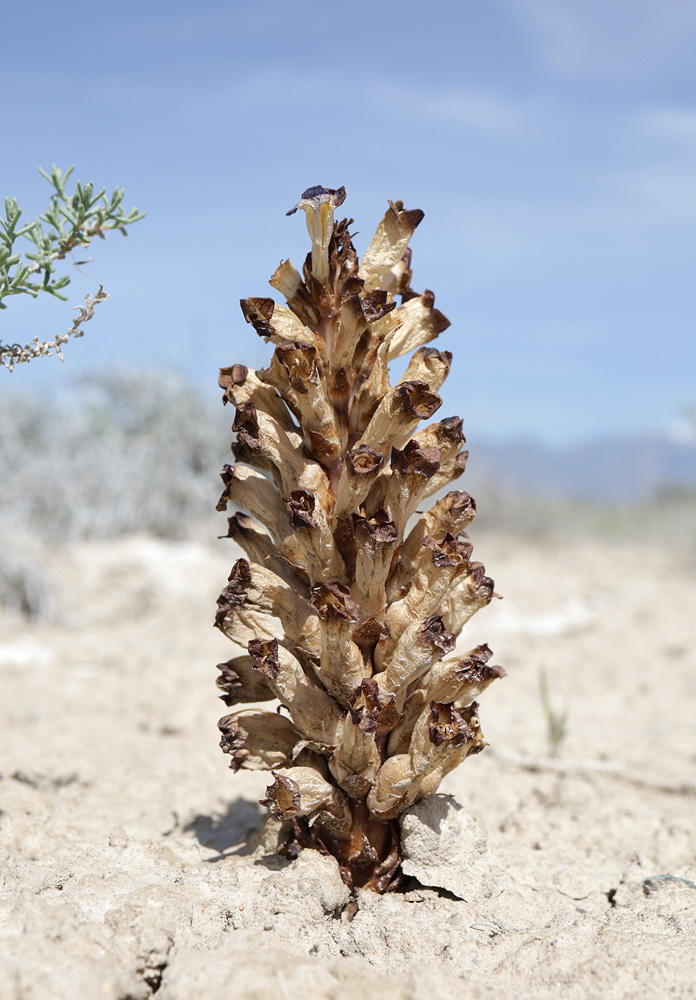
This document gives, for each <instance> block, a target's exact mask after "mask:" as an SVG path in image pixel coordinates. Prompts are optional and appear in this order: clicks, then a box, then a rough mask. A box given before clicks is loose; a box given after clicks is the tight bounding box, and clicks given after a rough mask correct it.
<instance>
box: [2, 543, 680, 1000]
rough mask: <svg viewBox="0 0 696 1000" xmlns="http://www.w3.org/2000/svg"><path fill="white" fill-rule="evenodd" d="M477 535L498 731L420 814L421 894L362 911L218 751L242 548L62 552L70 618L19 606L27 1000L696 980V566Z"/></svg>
mask: <svg viewBox="0 0 696 1000" xmlns="http://www.w3.org/2000/svg"><path fill="white" fill-rule="evenodd" d="M471 534H472V540H473V541H474V542H475V543H476V556H477V558H480V559H482V560H483V561H484V562H485V564H486V567H487V569H488V571H489V572H490V574H491V575H492V576H493V577H494V578H495V580H496V584H497V589H498V590H499V592H500V593H501V594H503V595H504V599H503V600H502V601H496V602H494V604H493V605H492V606H491V607H490V608H488V609H486V610H485V611H483V612H482V613H480V614H479V615H477V616H476V618H475V619H473V620H472V622H471V623H470V624H469V625H468V626H467V628H466V630H465V634H464V635H463V637H462V641H461V644H460V647H459V648H461V649H468V648H471V647H472V646H474V645H476V644H477V643H479V642H483V641H487V642H488V643H489V644H490V645H491V647H492V648H493V650H494V651H495V658H494V660H493V661H492V662H495V663H500V664H502V665H503V666H504V667H505V668H506V670H507V671H508V676H507V677H506V678H505V679H504V680H502V681H499V682H496V684H494V685H493V686H492V687H491V688H489V690H488V691H487V692H486V693H485V694H484V695H483V696H482V698H481V710H480V718H481V723H482V726H483V731H484V734H485V736H486V738H487V740H488V742H489V744H490V746H489V748H487V749H486V750H485V752H484V753H482V754H480V755H479V756H477V757H475V758H474V759H472V760H470V761H466V762H465V763H464V765H463V766H462V767H461V768H460V769H459V770H458V771H456V772H455V773H454V774H453V775H451V776H450V777H449V778H448V779H447V780H446V784H445V785H444V786H443V789H442V791H443V792H444V793H446V795H447V796H452V798H447V797H441V798H436V799H435V800H433V801H430V802H426V803H425V804H424V806H422V807H417V808H416V809H415V810H414V812H413V814H412V815H410V816H409V817H408V818H407V820H406V821H405V822H406V833H407V837H406V842H407V848H408V853H409V860H408V861H407V862H406V870H407V871H408V872H409V877H408V878H407V879H406V882H405V884H404V886H403V890H402V891H399V892H396V893H390V894H387V895H385V896H382V897H378V896H376V895H374V894H369V893H363V894H362V895H360V896H359V898H358V899H357V901H356V902H355V903H352V902H351V900H350V899H349V896H348V893H347V891H346V889H345V887H344V886H343V884H342V883H341V880H340V878H339V876H338V871H337V867H336V864H335V862H334V861H333V860H332V859H331V858H325V857H322V856H321V855H319V854H317V853H315V852H304V853H303V854H302V855H301V856H300V858H299V859H298V860H297V861H295V862H292V863H290V862H288V861H286V860H284V859H283V858H281V857H279V856H277V855H275V854H274V853H273V852H272V849H271V839H270V837H269V835H267V834H262V833H260V832H259V826H260V820H261V815H262V812H261V809H260V807H259V805H258V800H259V798H261V797H262V796H263V793H264V788H265V785H266V784H267V780H266V776H265V775H264V774H262V773H258V772H254V773H251V772H240V773H239V774H237V775H234V774H233V773H232V772H231V771H230V770H229V769H228V767H227V759H226V758H225V757H224V756H223V755H222V754H221V752H220V750H219V748H218V733H217V729H216V725H215V724H216V721H217V719H218V717H219V716H220V715H222V714H224V712H225V708H224V706H223V704H222V702H220V701H219V700H218V699H217V694H218V692H217V690H216V688H215V677H216V670H215V664H216V663H217V662H219V661H221V660H224V659H227V658H228V657H229V656H230V655H232V653H233V652H234V651H233V649H232V648H231V647H230V644H229V643H228V642H227V640H225V638H224V637H223V636H222V635H221V634H219V633H218V632H216V631H215V630H214V629H213V627H212V618H213V611H214V606H215V598H216V596H217V594H218V592H219V590H220V589H221V587H222V586H223V584H224V582H225V580H226V577H227V573H228V571H229V569H230V567H231V565H232V562H233V561H234V558H235V557H236V553H235V552H234V550H233V548H232V546H231V543H230V542H229V541H216V540H214V538H212V533H208V534H207V535H204V534H201V536H200V538H199V539H198V540H192V541H187V542H180V543H173V542H163V541H160V540H156V539H153V538H150V537H147V536H130V537H124V538H120V539H118V540H112V541H101V542H81V543H78V544H75V545H73V546H71V547H70V548H69V549H62V548H58V547H56V548H52V549H49V548H47V549H43V550H41V551H40V552H36V553H35V554H34V555H35V558H37V559H39V560H40V562H41V565H42V566H43V568H44V572H45V575H46V579H47V580H49V581H50V582H51V585H52V593H53V604H52V607H51V610H50V614H49V616H48V617H47V618H46V619H44V620H40V621H37V620H34V621H32V620H28V619H26V618H23V617H21V616H20V615H19V614H15V613H10V612H5V613H3V617H2V618H1V619H0V685H1V691H2V694H1V697H0V743H1V747H2V752H1V757H0V871H1V874H2V881H1V888H0V997H1V998H2V1000H67V998H70V1000H77V998H79V1000H93V998H94V1000H97V998H99V1000H147V998H149V997H150V996H151V995H154V994H155V993H158V994H159V998H161V1000H191V998H194V997H195V998H206V1000H222V998H223V997H224V998H228V997H235V998H237V1000H242V998H244V1000H246V998H249V1000H251V998H267V997H278V998H281V1000H295V998H300V1000H302V998H305V997H306V998H312V1000H324V998H326V1000H328V998H339V997H341V998H343V997H346V996H350V997H351V1000H359V998H362V997H368V996H370V997H373V996H377V995H379V996H381V997H384V998H385V1000H391V998H395V1000H396V998H398V1000H406V998H421V997H423V998H425V997H427V998H429V1000H440V998H443V1000H444V998H445V997H447V998H448V1000H450V998H451V997H452V996H457V995H460V996H466V997H467V998H471V1000H476V998H479V997H480V998H500V1000H507V998H514V1000H524V998H542V1000H543V998H547V997H548V998H550V997H559V996H563V997H567V998H581V997H582V998H585V997H603V998H606V1000H613V998H623V997H631V998H643V997H645V998H651V1000H654V998H656V997H675V998H676V997H679V998H682V997H689V996H696V985H695V981H696V976H695V975H694V968H695V967H696V766H695V765H696V709H695V706H696V598H695V597H694V576H695V575H696V558H695V554H694V552H693V550H684V549H680V548H679V547H672V548H668V547H661V546H655V545H654V544H653V543H652V542H651V539H650V538H649V537H646V538H645V539H644V541H642V542H640V543H636V544H611V543H601V544H600V543H599V542H597V541H588V540H582V539H580V540H577V541H566V542H555V543H553V544H551V543H549V542H543V541H532V540H521V539H519V538H518V539H514V538H506V537H503V536H496V535H494V534H484V535H481V534H480V533H477V532H476V531H475V530H472V532H471ZM542 669H543V670H544V671H545V674H546V677H547V681H548V687H549V696H550V701H551V705H552V708H553V710H554V712H555V713H557V714H559V715H560V714H563V713H564V712H565V713H567V724H566V734H565V737H564V738H563V739H562V740H561V742H560V744H559V746H558V747H557V754H556V756H553V757H552V756H550V745H549V740H548V738H547V718H546V714H545V711H544V708H543V705H542V699H541V697H540V691H539V672H540V670H542Z"/></svg>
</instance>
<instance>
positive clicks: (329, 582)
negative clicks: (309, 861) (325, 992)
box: [215, 186, 505, 892]
mask: <svg viewBox="0 0 696 1000" xmlns="http://www.w3.org/2000/svg"><path fill="white" fill-rule="evenodd" d="M344 199H345V189H344V188H338V189H337V190H333V189H330V188H323V187H321V186H316V187H312V188H309V189H308V190H307V191H305V192H304V194H303V195H302V197H301V198H300V200H299V202H298V204H297V205H296V206H295V208H293V209H291V210H290V212H288V213H287V214H288V215H292V214H293V213H294V212H296V211H297V209H302V210H303V211H304V212H305V214H306V221H307V229H308V231H309V235H310V238H311V252H310V254H309V255H308V257H307V260H306V262H305V264H304V268H303V271H302V273H300V271H298V270H296V268H295V267H293V265H292V264H291V263H290V261H282V262H281V264H280V265H279V267H278V268H277V270H276V272H275V273H274V275H273V276H272V278H271V281H270V283H271V285H272V286H273V287H274V288H275V289H277V290H278V291H279V292H280V293H281V294H282V295H283V296H284V297H285V299H286V301H287V305H279V304H277V303H276V302H274V300H273V299H271V298H264V297H256V298H248V299H244V300H242V303H241V306H242V312H243V314H244V318H245V319H246V321H247V322H248V323H250V324H251V325H252V326H253V327H254V329H255V330H256V332H257V333H258V334H259V335H260V336H262V337H264V338H265V339H266V340H267V341H270V342H271V344H272V345H273V347H274V350H273V353H272V355H271V356H270V358H269V363H268V367H267V368H265V369H263V370H260V371H257V372H254V371H252V370H250V369H249V368H247V367H246V366H245V365H244V364H239V363H237V364H232V365H231V366H229V367H227V368H223V369H221V371H220V379H219V384H220V387H221V388H222V389H223V390H224V396H223V402H225V403H230V404H231V405H232V406H233V407H234V408H235V416H234V422H233V424H232V430H233V431H234V433H235V440H234V442H233V444H232V451H233V453H234V456H235V459H236V464H235V465H232V466H230V465H226V466H225V467H224V469H223V471H222V480H223V484H224V491H223V494H222V496H221V498H220V501H219V503H218V510H226V509H227V508H228V505H230V506H231V507H232V510H231V511H230V517H229V528H228V531H227V535H226V537H229V538H233V539H234V540H235V541H236V542H237V543H238V545H239V546H240V547H241V549H242V550H243V552H244V554H245V557H244V558H241V559H238V560H237V561H236V562H235V564H234V566H233V567H232V570H231V573H230V576H229V580H228V582H227V585H226V586H225V588H224V589H223V591H222V593H221V594H220V597H219V599H218V611H217V615H216V619H215V624H216V625H217V627H218V628H219V629H221V631H223V632H224V633H225V635H227V636H228V638H229V639H230V640H231V641H232V642H233V643H234V644H236V645H237V646H238V647H239V650H238V655H236V656H233V657H232V658H231V659H230V660H228V661H227V662H226V663H221V664H219V666H218V669H219V671H220V676H219V677H218V681H217V684H218V688H219V689H220V691H221V692H222V695H221V698H222V700H223V701H224V703H225V705H227V706H228V707H229V708H232V709H233V710H232V712H231V714H229V715H226V716H224V718H222V719H221V720H220V722H219V723H218V725H219V728H220V731H221V733H222V739H221V743H220V745H221V747H222V749H223V751H224V752H225V753H226V754H229V756H230V758H231V762H230V766H231V767H232V769H233V770H235V771H236V770H239V769H240V768H251V769H261V770H267V771H270V772H271V779H272V780H271V782H270V784H269V786H268V788H267V790H266V798H265V799H264V800H263V803H262V804H264V805H265V806H267V808H268V810H269V812H270V813H271V815H272V816H274V817H275V818H276V819H278V820H283V821H285V822H286V825H287V826H288V827H291V832H290V833H289V834H288V836H289V844H288V849H289V852H290V854H291V855H294V854H296V853H297V851H299V850H301V849H302V848H303V847H306V846H313V847H317V848H319V849H321V850H323V851H328V852H329V853H331V854H333V855H334V856H335V857H336V858H337V860H338V862H339V865H340V867H341V872H342V875H343V877H344V879H345V881H346V882H347V883H348V885H350V886H351V888H353V889H354V890H357V889H358V888H359V887H368V888H371V889H375V890H376V891H378V892H384V891H386V890H387V889H389V888H394V887H396V886H397V885H398V883H399V880H400V861H401V854H400V841H399V826H398V822H397V820H398V817H399V815H400V813H402V812H403V811H404V810H405V809H407V808H408V807H409V806H410V805H412V804H413V803H414V802H416V801H418V799H419V798H421V797H422V796H423V795H426V794H429V793H432V792H434V791H436V790H437V788H438V786H439V784H440V782H441V781H442V778H443V777H444V776H445V775H446V774H447V773H448V772H449V771H451V770H452V768H454V767H456V766H457V765H458V764H459V763H461V762H462V761H463V760H464V759H465V757H467V756H469V755H470V754H475V753H478V752H479V751H481V750H482V749H483V748H484V747H485V745H486V744H485V742H484V740H483V737H482V735H481V729H480V726H479V721H478V704H477V701H476V699H477V698H478V697H479V696H480V695H481V694H482V693H483V691H484V690H485V689H486V688H487V687H488V685H489V684H491V683H492V681H494V680H495V679H497V678H499V677H504V676H505V671H504V670H503V669H502V667H497V666H492V665H490V664H489V660H490V658H491V656H492V653H491V651H490V649H489V648H488V646H485V645H484V646H477V647H476V648H475V649H472V650H471V651H470V652H468V653H465V654H464V655H456V654H454V647H455V644H456V640H457V636H458V634H459V632H460V631H461V629H462V627H463V626H464V625H465V624H466V622H467V621H468V619H469V618H470V617H471V616H472V615H473V614H474V613H475V612H476V611H478V610H479V609H480V608H482V607H484V606H485V605H487V604H488V603H489V602H490V601H491V598H492V597H493V581H492V580H491V579H490V578H489V577H487V576H486V575H485V570H484V568H483V566H482V565H481V564H480V563H478V562H474V561H472V553H473V547H472V545H471V542H470V541H469V539H468V537H467V535H466V533H465V531H464V529H465V528H467V527H468V526H469V525H470V524H471V522H472V521H473V519H474V517H475V514H476V505H475V503H474V501H473V499H472V498H471V497H470V496H469V495H468V493H465V492H464V491H462V490H451V491H450V492H448V493H446V494H445V495H444V496H441V497H440V499H438V500H437V501H436V502H435V503H434V504H433V505H432V506H431V507H430V508H429V509H425V508H424V506H423V503H424V501H425V500H426V499H427V498H428V497H430V496H433V494H437V493H442V491H443V490H444V489H445V488H446V487H447V486H449V484H450V483H452V482H454V481H455V480H456V479H457V478H458V477H459V476H460V475H461V474H462V473H463V472H464V467H465V464H466V458H467V452H466V451H465V450H464V449H463V445H464V444H465V439H464V435H463V433H462V420H461V418H460V417H444V418H441V419H436V420H434V421H433V420H431V418H432V417H434V416H435V414H436V413H437V411H438V410H439V409H440V406H441V404H442V400H441V398H440V396H439V394H438V392H439V389H440V387H441V386H442V384H443V382H444V381H445V379H446V377H447V375H448V373H449V370H450V366H451V364H452V355H451V354H450V352H449V351H440V350H437V349H435V348H433V347H430V346H426V345H428V344H430V342H431V341H433V340H434V339H435V338H436V337H437V336H438V335H439V334H440V333H442V331H443V330H445V329H446V328H447V327H448V326H449V320H448V319H447V318H446V317H445V316H444V315H443V314H442V313H441V312H440V311H439V310H437V309H435V307H434V301H435V296H434V295H433V293H432V292H431V291H428V290H426V291H424V292H423V293H421V294H419V293H417V292H414V291H413V289H412V288H411V278H412V271H411V251H410V249H409V246H408V243H409V240H410V238H411V236H412V235H413V232H414V230H415V228H416V226H418V224H419V223H420V222H421V220H422V218H423V213H422V212H420V211H417V210H411V211H406V210H405V209H404V207H403V205H402V204H401V202H394V203H392V202H390V203H389V208H388V210H387V212H386V213H385V215H384V218H383V219H382V221H381V222H380V223H379V226H378V228H377V232H376V234H375V236H374V238H373V239H372V241H371V242H370V244H369V246H368V248H367V250H366V252H365V254H364V256H363V258H362V260H361V261H359V260H358V257H357V254H356V252H355V249H354V247H353V244H352V241H351V237H350V234H349V231H348V229H349V225H350V221H352V220H343V221H340V222H336V221H334V212H335V209H336V208H337V207H338V206H339V205H341V204H342V203H343V201H344ZM397 297H398V299H399V301H397ZM409 353H410V354H411V357H410V360H409V362H408V365H407V367H406V370H405V371H404V374H403V376H402V377H401V378H400V379H399V380H398V381H396V382H395V383H394V384H392V382H391V380H390V375H389V367H388V364H389V362H390V361H391V360H393V359H394V358H398V357H400V356H401V355H404V354H409ZM424 422H425V423H424ZM263 702H271V703H280V704H279V706H278V707H279V710H282V711H281V713H280V714H279V713H278V712H274V711H273V704H271V705H270V706H269V707H268V708H266V707H257V705H259V704H260V703H263Z"/></svg>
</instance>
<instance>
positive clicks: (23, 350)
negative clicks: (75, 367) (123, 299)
mask: <svg viewBox="0 0 696 1000" xmlns="http://www.w3.org/2000/svg"><path fill="white" fill-rule="evenodd" d="M108 298H109V293H108V292H105V291H104V289H103V287H102V286H101V285H100V286H99V290H98V291H97V292H96V294H95V295H86V296H85V304H84V305H83V306H75V309H76V310H77V311H78V315H77V316H76V317H75V320H74V321H73V325H72V326H71V327H70V329H69V330H68V331H67V332H66V333H59V334H58V336H57V337H56V338H55V340H44V341H39V338H38V337H34V339H33V340H32V341H31V342H30V343H28V344H23V345H22V344H3V343H2V342H1V341H0V365H3V366H4V367H5V368H9V370H10V371H12V370H13V369H14V366H15V365H19V364H22V363H23V362H26V361H32V360H33V359H34V358H46V357H48V356H49V355H51V354H56V355H57V356H58V357H59V358H60V360H61V361H64V360H65V358H64V357H63V352H62V351H61V348H62V347H63V345H64V344H67V342H68V341H69V340H70V338H71V337H82V336H83V333H84V331H83V330H81V329H80V327H81V325H82V324H83V323H87V322H89V320H91V319H92V317H93V316H94V307H95V306H98V305H99V303H100V302H104V301H105V299H108Z"/></svg>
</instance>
